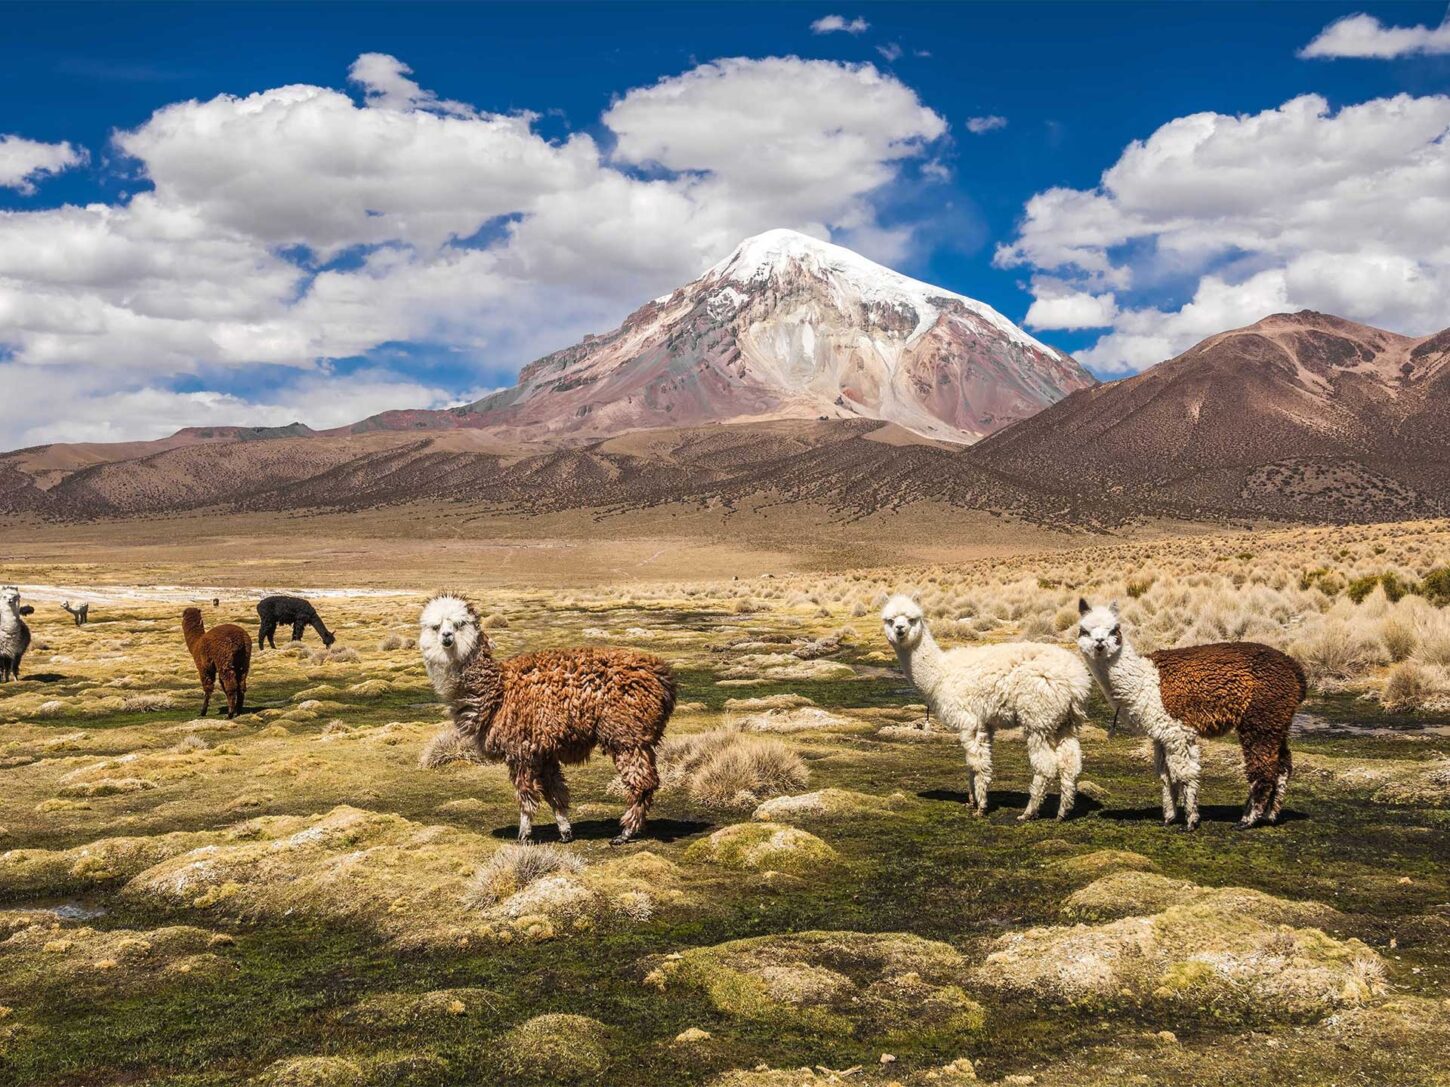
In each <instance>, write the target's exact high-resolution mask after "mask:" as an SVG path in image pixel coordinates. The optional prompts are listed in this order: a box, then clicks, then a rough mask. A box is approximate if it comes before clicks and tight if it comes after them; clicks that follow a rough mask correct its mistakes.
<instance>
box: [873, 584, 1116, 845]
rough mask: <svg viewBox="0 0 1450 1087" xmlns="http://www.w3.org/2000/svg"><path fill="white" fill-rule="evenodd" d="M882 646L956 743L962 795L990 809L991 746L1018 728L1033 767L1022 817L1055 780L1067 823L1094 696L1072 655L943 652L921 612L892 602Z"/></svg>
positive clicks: (1036, 646) (1037, 650) (1011, 645)
mask: <svg viewBox="0 0 1450 1087" xmlns="http://www.w3.org/2000/svg"><path fill="white" fill-rule="evenodd" d="M881 621H882V625H883V627H884V628H885V632H886V640H887V641H888V642H890V643H891V647H892V648H893V649H895V650H896V657H897V660H898V661H899V662H900V663H901V670H902V672H904V673H905V675H906V678H907V679H909V680H910V681H911V682H912V684H913V685H915V687H916V689H917V690H919V691H920V692H921V693H922V695H923V697H925V698H926V702H927V707H928V709H929V711H930V712H931V714H932V715H933V716H934V717H936V718H937V719H938V720H940V721H942V722H943V723H944V724H945V725H946V727H947V728H950V729H952V730H954V731H955V732H956V733H957V734H958V735H959V736H960V738H961V742H962V747H963V749H964V750H965V752H966V757H967V792H968V793H970V794H971V795H972V799H973V802H974V803H975V805H976V808H977V811H978V812H982V813H985V812H986V810H987V798H988V789H989V787H990V786H991V783H992V740H993V737H994V735H995V733H996V730H997V728H998V727H1000V726H1007V727H1011V726H1012V725H1021V726H1022V732H1023V735H1024V737H1025V738H1026V740H1027V757H1028V760H1029V761H1030V762H1031V764H1032V786H1031V788H1030V789H1029V791H1028V796H1027V808H1026V810H1025V811H1023V813H1022V815H1021V817H1020V818H1022V819H1024V820H1026V819H1032V818H1035V817H1036V815H1037V813H1038V811H1039V810H1040V809H1041V808H1042V802H1043V800H1044V799H1045V798H1046V796H1047V787H1048V785H1049V783H1050V782H1052V781H1054V780H1056V781H1057V783H1058V789H1059V794H1060V795H1059V800H1058V806H1057V817H1058V818H1059V819H1066V818H1067V816H1068V813H1070V812H1071V811H1072V809H1073V805H1074V803H1075V802H1076V799H1077V779H1078V776H1079V775H1080V774H1081V773H1082V746H1081V744H1080V742H1079V740H1078V726H1079V724H1080V723H1081V722H1082V721H1083V720H1084V719H1085V717H1086V714H1085V713H1084V705H1085V703H1086V701H1087V696H1088V693H1089V692H1090V691H1091V690H1092V680H1091V679H1090V678H1089V677H1088V673H1087V669H1086V668H1084V667H1083V664H1082V661H1081V660H1079V659H1078V658H1077V657H1076V656H1075V655H1074V654H1073V653H1072V652H1071V651H1069V650H1067V649H1063V648H1062V647H1061V646H1056V645H1043V644H1041V643H1038V642H1006V643H1002V644H999V645H983V646H961V647H958V648H956V649H951V650H946V651H943V650H942V649H941V648H940V647H939V646H938V645H937V643H936V640H935V639H934V638H933V637H932V635H931V631H930V630H928V629H927V625H926V620H925V618H924V616H923V612H922V610H921V606H920V605H919V604H917V602H916V601H914V600H912V599H911V598H910V597H907V596H894V597H892V598H891V599H890V600H888V601H887V602H886V606H885V607H884V608H883V609H882V611H881Z"/></svg>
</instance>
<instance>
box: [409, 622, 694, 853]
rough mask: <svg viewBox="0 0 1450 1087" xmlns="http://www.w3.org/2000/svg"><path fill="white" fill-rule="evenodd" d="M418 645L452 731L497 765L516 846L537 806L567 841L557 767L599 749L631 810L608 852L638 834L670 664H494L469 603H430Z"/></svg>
mask: <svg viewBox="0 0 1450 1087" xmlns="http://www.w3.org/2000/svg"><path fill="white" fill-rule="evenodd" d="M418 647H419V648H420V649H421V650H422V652H423V662H424V664H425V665H426V666H427V668H428V677H429V678H430V679H431V680H432V681H433V688H434V690H436V691H437V692H438V697H439V698H441V699H442V700H443V701H444V702H445V703H447V705H448V709H449V711H450V712H451V713H452V716H453V723H454V726H455V727H456V728H457V729H458V731H459V732H460V733H461V734H463V735H464V736H466V737H468V738H469V739H471V740H472V741H473V742H474V743H475V744H477V745H478V749H479V751H480V752H481V753H482V754H483V755H484V756H485V757H488V758H494V759H502V760H503V761H504V763H505V764H506V765H507V766H508V768H509V773H510V774H511V775H512V777H513V782H514V790H515V791H516V792H517V793H518V797H519V841H521V842H526V841H528V840H529V835H530V833H531V832H532V830H533V819H534V812H535V811H536V810H537V809H538V806H539V799H540V797H542V798H543V799H545V800H547V801H548V802H549V806H550V807H552V808H553V809H554V821H555V822H556V823H557V824H558V826H559V837H560V838H561V839H562V840H563V841H566V842H567V841H571V840H572V839H573V837H574V835H573V831H572V829H571V828H570V826H569V787H568V786H567V785H566V784H565V783H564V774H563V771H562V770H561V769H560V764H561V763H578V762H584V761H585V760H586V759H587V758H589V753H590V752H591V751H593V750H594V748H595V747H598V748H599V749H600V750H601V751H603V752H604V753H605V754H606V755H608V756H610V758H612V759H613V760H614V765H615V768H616V769H617V770H618V771H619V777H620V781H621V782H623V784H624V789H625V792H626V794H627V795H628V797H629V807H628V809H627V810H626V811H625V813H624V817H623V819H621V820H620V823H621V829H620V833H619V835H618V837H616V838H615V839H614V841H613V843H612V844H614V845H621V844H623V843H624V842H627V841H629V839H631V838H633V837H634V836H635V835H636V834H638V833H639V831H640V829H641V828H642V827H643V826H644V820H645V815H646V814H647V813H648V812H649V807H650V804H651V802H652V801H653V800H654V793H655V789H657V788H658V787H659V783H660V778H659V774H658V773H657V772H656V770H655V747H656V746H657V745H658V744H659V742H660V739H661V737H663V736H664V733H665V724H666V723H667V722H668V721H669V719H670V714H671V713H672V712H673V711H674V708H675V677H674V674H673V673H672V672H671V671H670V666H669V665H668V664H666V663H665V662H664V661H662V660H660V658H658V657H654V656H651V655H649V654H648V653H636V652H634V651H633V650H628V649H550V650H545V651H543V652H541V653H527V654H524V655H522V656H518V657H511V658H509V659H508V660H504V661H496V660H494V658H493V653H492V651H491V647H490V646H489V644H488V638H487V636H486V635H485V634H484V633H483V631H482V630H481V629H480V627H479V624H478V615H477V613H476V612H475V611H474V610H473V607H472V605H470V604H469V603H468V602H467V601H465V600H462V599H460V598H459V597H456V596H448V595H444V596H436V597H434V598H433V599H432V600H430V601H429V602H428V604H427V606H426V607H425V608H424V609H423V618H422V630H421V632H420V634H419V637H418Z"/></svg>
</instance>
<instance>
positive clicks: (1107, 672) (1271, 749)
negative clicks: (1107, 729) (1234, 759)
mask: <svg viewBox="0 0 1450 1087" xmlns="http://www.w3.org/2000/svg"><path fill="white" fill-rule="evenodd" d="M1078 613H1079V616H1080V621H1079V624H1078V640H1077V644H1078V648H1079V649H1080V650H1081V651H1082V655H1083V657H1084V658H1085V659H1086V660H1087V665H1088V669H1089V670H1090V671H1091V672H1092V674H1093V677H1094V678H1095V679H1096V680H1097V681H1098V685H1099V686H1100V687H1101V688H1102V691H1103V694H1104V695H1106V696H1107V699H1108V701H1109V702H1110V703H1111V704H1112V705H1113V708H1114V709H1115V710H1119V711H1121V712H1123V713H1125V714H1126V715H1127V717H1128V720H1129V721H1130V722H1131V723H1132V724H1134V725H1136V726H1137V727H1138V728H1140V729H1142V730H1143V731H1144V732H1146V733H1147V734H1148V736H1149V737H1151V739H1152V741H1153V762H1154V765H1155V766H1156V768H1157V770H1158V777H1159V780H1160V781H1161V783H1162V786H1163V822H1164V824H1165V825H1166V824H1170V823H1172V822H1173V821H1174V820H1175V819H1176V818H1177V816H1178V805H1179V803H1181V804H1182V806H1183V809H1184V815H1185V819H1186V825H1187V827H1188V829H1189V830H1193V829H1195V828H1196V827H1197V826H1198V782H1199V775H1200V765H1199V750H1198V741H1199V739H1200V738H1202V737H1208V738H1212V737H1215V736H1224V735H1227V734H1228V733H1230V732H1234V731H1237V732H1238V734H1239V745H1240V746H1241V747H1242V748H1243V752H1244V773H1245V775H1246V776H1247V777H1248V779H1249V798H1248V802H1247V803H1246V804H1245V806H1244V815H1243V818H1242V819H1241V820H1240V821H1239V824H1238V825H1239V829H1241V830H1246V829H1247V828H1249V827H1251V826H1253V825H1254V824H1255V823H1257V822H1259V821H1260V820H1264V821H1265V822H1268V823H1274V822H1277V821H1278V818H1279V813H1280V811H1281V810H1282V809H1283V806H1284V794H1285V792H1287V791H1288V788H1289V778H1290V776H1291V775H1292V773H1293V771H1294V760H1293V756H1292V755H1291V754H1290V753H1289V725H1290V723H1291V722H1292V721H1293V720H1294V714H1295V712H1297V710H1298V709H1299V703H1301V702H1303V701H1304V696H1305V695H1306V694H1307V693H1308V683H1307V682H1306V680H1305V678H1304V669H1303V668H1302V667H1300V665H1299V662H1298V661H1296V660H1295V659H1294V658H1293V657H1290V656H1289V655H1287V654H1285V653H1281V652H1279V650H1277V649H1274V648H1272V647H1271V646H1267V645H1259V644H1258V643H1257V642H1219V643H1217V644H1214V645H1192V646H1186V647H1184V648H1182V649H1161V650H1159V651H1158V652H1156V653H1149V654H1147V655H1146V656H1140V655H1139V654H1138V653H1137V652H1136V651H1135V650H1134V649H1133V647H1132V646H1131V645H1130V644H1129V643H1128V640H1127V638H1126V637H1124V635H1123V628H1122V624H1121V623H1120V622H1119V619H1118V605H1117V602H1116V601H1114V602H1113V603H1112V604H1109V605H1108V606H1107V607H1097V608H1094V607H1092V606H1091V605H1089V604H1088V602H1087V601H1086V600H1080V601H1079V602H1078Z"/></svg>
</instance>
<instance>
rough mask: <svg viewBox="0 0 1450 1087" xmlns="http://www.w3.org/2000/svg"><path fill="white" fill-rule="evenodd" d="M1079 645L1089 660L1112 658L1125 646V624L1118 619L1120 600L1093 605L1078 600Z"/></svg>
mask: <svg viewBox="0 0 1450 1087" xmlns="http://www.w3.org/2000/svg"><path fill="white" fill-rule="evenodd" d="M1077 613H1078V623H1077V630H1078V634H1077V647H1078V649H1080V650H1082V655H1083V656H1084V657H1086V658H1088V660H1111V659H1112V658H1113V657H1115V656H1117V655H1118V651H1119V650H1120V649H1122V648H1123V626H1122V623H1121V622H1120V621H1119V619H1118V602H1117V601H1116V600H1114V601H1113V602H1112V603H1111V604H1109V605H1107V606H1106V607H1103V606H1101V605H1099V606H1098V607H1096V608H1095V607H1093V606H1092V605H1091V604H1089V603H1088V602H1087V601H1086V600H1083V599H1079V600H1078V602H1077Z"/></svg>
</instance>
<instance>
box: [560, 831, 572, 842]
mask: <svg viewBox="0 0 1450 1087" xmlns="http://www.w3.org/2000/svg"><path fill="white" fill-rule="evenodd" d="M573 840H574V832H573V831H572V830H561V831H560V832H559V844H560V845H568V844H569V843H570V842H572V841H573Z"/></svg>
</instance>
